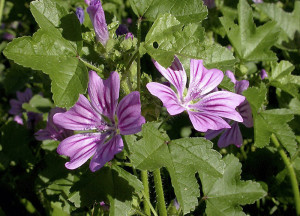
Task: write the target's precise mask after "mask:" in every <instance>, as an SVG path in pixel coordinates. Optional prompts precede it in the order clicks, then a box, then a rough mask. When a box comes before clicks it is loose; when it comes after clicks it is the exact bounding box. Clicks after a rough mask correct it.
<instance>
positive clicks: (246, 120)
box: [238, 100, 253, 128]
mask: <svg viewBox="0 0 300 216" xmlns="http://www.w3.org/2000/svg"><path fill="white" fill-rule="evenodd" d="M238 111H239V113H240V114H241V116H242V118H243V124H244V125H245V126H246V127H248V128H250V127H253V118H252V110H251V107H250V104H249V103H248V101H247V100H245V101H244V102H243V103H241V105H239V106H238Z"/></svg>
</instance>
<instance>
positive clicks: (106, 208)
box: [99, 201, 109, 211]
mask: <svg viewBox="0 0 300 216" xmlns="http://www.w3.org/2000/svg"><path fill="white" fill-rule="evenodd" d="M99 204H100V208H101V209H103V211H109V205H107V204H106V203H105V202H103V201H101V202H100V203H99Z"/></svg>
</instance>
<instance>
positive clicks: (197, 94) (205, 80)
mask: <svg viewBox="0 0 300 216" xmlns="http://www.w3.org/2000/svg"><path fill="white" fill-rule="evenodd" d="M190 64H191V65H190V68H191V70H190V85H189V89H188V93H187V96H186V98H185V100H186V101H191V100H194V99H198V98H201V97H202V96H203V95H205V94H207V93H209V92H210V91H212V90H213V89H214V88H216V87H217V86H218V85H219V84H220V83H221V82H222V80H223V77H224V75H223V72H222V71H220V70H218V69H210V70H208V69H206V68H205V67H204V66H203V60H196V59H191V63H190Z"/></svg>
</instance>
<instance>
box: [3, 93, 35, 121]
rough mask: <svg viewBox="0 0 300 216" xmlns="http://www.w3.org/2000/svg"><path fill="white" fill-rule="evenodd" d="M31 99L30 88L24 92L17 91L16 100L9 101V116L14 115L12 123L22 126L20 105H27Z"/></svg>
mask: <svg viewBox="0 0 300 216" xmlns="http://www.w3.org/2000/svg"><path fill="white" fill-rule="evenodd" d="M31 98H32V91H31V89H30V88H27V89H26V90H25V91H24V92H19V91H17V99H11V100H10V101H9V103H10V107H11V108H10V110H9V111H8V113H9V114H11V115H14V121H15V122H17V123H18V124H20V125H23V124H24V123H23V119H22V117H21V116H22V112H23V108H22V104H23V103H28V102H29V101H30V99H31Z"/></svg>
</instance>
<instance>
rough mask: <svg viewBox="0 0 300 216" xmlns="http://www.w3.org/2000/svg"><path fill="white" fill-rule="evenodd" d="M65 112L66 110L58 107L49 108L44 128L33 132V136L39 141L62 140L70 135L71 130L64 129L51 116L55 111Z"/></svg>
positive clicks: (71, 133)
mask: <svg viewBox="0 0 300 216" xmlns="http://www.w3.org/2000/svg"><path fill="white" fill-rule="evenodd" d="M65 112H66V110H65V109H63V108H59V107H55V108H53V109H51V110H50V113H49V115H48V122H47V126H46V128H45V129H42V130H39V131H38V132H36V133H35V134H34V135H35V138H36V139H37V140H39V141H42V140H49V139H50V140H59V141H62V140H64V139H65V138H67V137H69V136H72V135H73V131H71V130H68V129H64V128H62V127H60V126H59V125H57V124H55V123H54V122H53V116H54V115H55V114H56V113H65Z"/></svg>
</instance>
